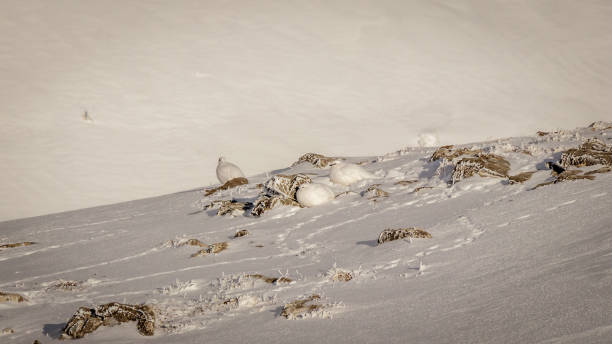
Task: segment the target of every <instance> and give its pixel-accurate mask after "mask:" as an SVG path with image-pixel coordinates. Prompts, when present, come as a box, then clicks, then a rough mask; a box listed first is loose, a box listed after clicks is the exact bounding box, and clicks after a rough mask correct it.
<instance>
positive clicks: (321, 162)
mask: <svg viewBox="0 0 612 344" xmlns="http://www.w3.org/2000/svg"><path fill="white" fill-rule="evenodd" d="M335 160H337V158H333V157H327V156H325V155H321V154H317V153H306V154H304V155H302V156H301V157H300V158H299V159H298V161H296V162H295V163H293V165H291V166H292V167H293V166H296V165H298V164H300V163H303V162H308V163H311V164H313V165H314V166H315V167H318V168H325V167H327V166H328V165H329V164H330V163H332V162H333V161H335Z"/></svg>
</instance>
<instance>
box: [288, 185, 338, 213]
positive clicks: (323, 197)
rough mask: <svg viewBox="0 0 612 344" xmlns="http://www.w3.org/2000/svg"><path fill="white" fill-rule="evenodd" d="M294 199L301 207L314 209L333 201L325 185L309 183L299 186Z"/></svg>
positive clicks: (332, 194)
mask: <svg viewBox="0 0 612 344" xmlns="http://www.w3.org/2000/svg"><path fill="white" fill-rule="evenodd" d="M296 197H297V201H298V202H299V203H300V205H301V206H303V207H316V206H317V205H321V204H325V203H327V202H329V201H331V200H333V199H334V197H335V195H334V192H333V191H332V189H330V188H329V186H327V185H324V184H318V183H310V184H304V185H302V186H300V188H299V189H298V191H297V193H296Z"/></svg>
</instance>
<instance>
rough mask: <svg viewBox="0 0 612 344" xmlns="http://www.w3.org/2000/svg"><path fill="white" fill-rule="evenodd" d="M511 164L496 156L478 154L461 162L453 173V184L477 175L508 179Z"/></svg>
mask: <svg viewBox="0 0 612 344" xmlns="http://www.w3.org/2000/svg"><path fill="white" fill-rule="evenodd" d="M509 171H510V163H509V162H508V161H507V160H506V159H504V158H503V157H501V156H499V155H495V154H484V153H483V154H478V155H476V156H470V157H465V158H462V159H461V160H459V161H458V162H457V163H456V165H455V169H454V171H453V175H452V180H451V182H452V184H455V183H456V182H458V181H460V180H462V179H465V178H469V177H471V176H473V175H475V174H478V175H479V176H481V177H498V178H505V177H508V172H509Z"/></svg>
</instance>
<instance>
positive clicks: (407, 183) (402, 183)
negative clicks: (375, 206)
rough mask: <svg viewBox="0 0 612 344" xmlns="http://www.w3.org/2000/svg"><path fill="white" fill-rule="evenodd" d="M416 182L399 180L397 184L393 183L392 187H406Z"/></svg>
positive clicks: (413, 180) (414, 180)
mask: <svg viewBox="0 0 612 344" xmlns="http://www.w3.org/2000/svg"><path fill="white" fill-rule="evenodd" d="M416 182H418V180H416V179H412V180H400V181H399V182H396V183H394V184H393V185H401V186H406V185H410V184H413V183H416Z"/></svg>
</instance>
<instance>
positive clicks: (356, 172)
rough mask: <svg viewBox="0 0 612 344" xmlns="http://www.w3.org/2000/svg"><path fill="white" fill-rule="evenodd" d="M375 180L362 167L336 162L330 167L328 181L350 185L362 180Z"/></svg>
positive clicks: (373, 176)
mask: <svg viewBox="0 0 612 344" xmlns="http://www.w3.org/2000/svg"><path fill="white" fill-rule="evenodd" d="M374 178H377V177H376V176H375V175H373V174H372V173H370V172H368V171H366V170H365V169H364V168H363V167H361V166H359V165H355V164H351V163H345V162H337V163H336V164H335V165H333V166H332V168H331V171H330V173H329V179H330V180H331V181H332V182H333V183H335V184H340V185H351V184H353V183H356V182H358V181H360V180H363V179H374Z"/></svg>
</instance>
